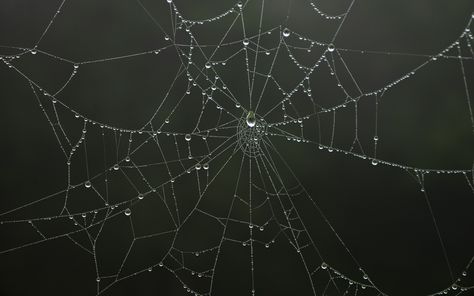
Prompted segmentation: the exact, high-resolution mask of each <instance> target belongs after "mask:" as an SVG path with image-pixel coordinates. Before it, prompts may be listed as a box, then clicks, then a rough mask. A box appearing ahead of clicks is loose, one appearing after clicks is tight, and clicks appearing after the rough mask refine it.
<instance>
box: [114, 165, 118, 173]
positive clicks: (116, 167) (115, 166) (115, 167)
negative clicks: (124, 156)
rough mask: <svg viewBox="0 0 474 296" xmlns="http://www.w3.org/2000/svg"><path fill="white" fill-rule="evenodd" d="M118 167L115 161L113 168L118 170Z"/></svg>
mask: <svg viewBox="0 0 474 296" xmlns="http://www.w3.org/2000/svg"><path fill="white" fill-rule="evenodd" d="M118 169H119V165H118V164H117V163H116V164H114V170H116V171H118Z"/></svg>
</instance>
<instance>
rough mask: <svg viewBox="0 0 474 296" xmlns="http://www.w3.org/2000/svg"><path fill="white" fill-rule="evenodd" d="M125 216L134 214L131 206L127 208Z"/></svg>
mask: <svg viewBox="0 0 474 296" xmlns="http://www.w3.org/2000/svg"><path fill="white" fill-rule="evenodd" d="M124 213H125V216H130V215H131V214H132V210H130V209H129V208H127V209H125V212H124Z"/></svg>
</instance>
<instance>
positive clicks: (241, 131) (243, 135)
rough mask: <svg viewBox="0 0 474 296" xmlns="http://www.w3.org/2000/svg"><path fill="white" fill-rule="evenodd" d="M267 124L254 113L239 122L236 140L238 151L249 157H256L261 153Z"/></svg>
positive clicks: (249, 113) (248, 114) (250, 112)
mask: <svg viewBox="0 0 474 296" xmlns="http://www.w3.org/2000/svg"><path fill="white" fill-rule="evenodd" d="M266 131H267V123H266V122H265V120H264V119H263V118H259V117H258V116H257V115H256V114H255V113H254V112H252V111H249V112H248V113H247V115H246V116H245V117H243V118H241V119H240V120H239V125H238V126H237V138H238V145H239V147H240V150H241V151H242V152H243V153H244V154H245V155H247V156H249V157H256V156H258V155H260V154H261V153H262V149H263V147H262V146H261V145H262V138H263V136H264V135H265V134H266Z"/></svg>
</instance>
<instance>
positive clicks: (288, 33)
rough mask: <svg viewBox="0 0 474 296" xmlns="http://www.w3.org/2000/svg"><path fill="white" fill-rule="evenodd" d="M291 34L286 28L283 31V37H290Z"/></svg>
mask: <svg viewBox="0 0 474 296" xmlns="http://www.w3.org/2000/svg"><path fill="white" fill-rule="evenodd" d="M290 33H291V32H290V29H288V28H285V29H284V30H283V37H289V36H290Z"/></svg>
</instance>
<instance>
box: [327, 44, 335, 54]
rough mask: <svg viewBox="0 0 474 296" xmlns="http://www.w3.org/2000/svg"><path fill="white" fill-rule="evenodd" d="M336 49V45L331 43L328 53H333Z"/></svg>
mask: <svg viewBox="0 0 474 296" xmlns="http://www.w3.org/2000/svg"><path fill="white" fill-rule="evenodd" d="M335 49H336V47H335V46H334V44H332V43H330V44H329V45H328V51H329V52H333V51H334V50H335Z"/></svg>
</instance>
